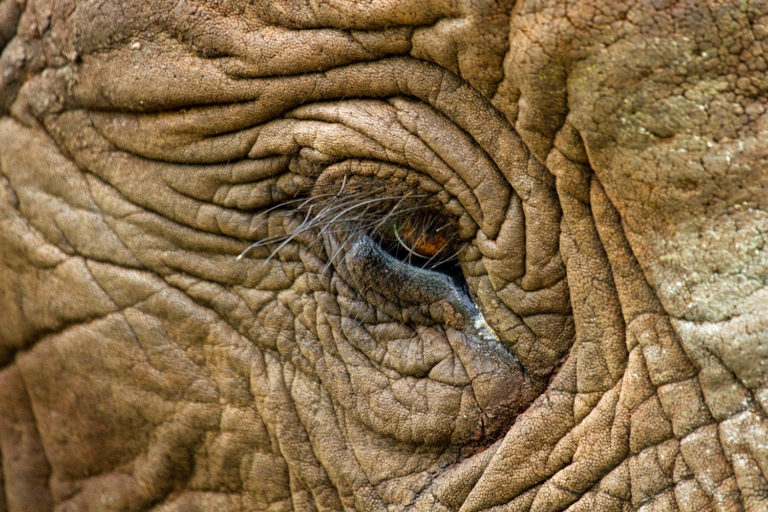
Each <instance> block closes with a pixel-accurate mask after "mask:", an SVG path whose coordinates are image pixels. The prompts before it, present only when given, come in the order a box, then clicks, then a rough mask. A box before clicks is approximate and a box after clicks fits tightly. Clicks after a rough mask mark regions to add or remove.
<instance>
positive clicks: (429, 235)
mask: <svg viewBox="0 0 768 512" xmlns="http://www.w3.org/2000/svg"><path fill="white" fill-rule="evenodd" d="M448 227H449V224H443V225H442V226H439V227H432V226H424V225H421V226H419V225H417V224H415V223H414V222H412V221H410V220H409V219H406V220H405V221H403V222H401V223H399V224H394V225H393V226H392V230H393V233H394V235H395V238H396V239H397V241H398V242H399V243H400V245H402V246H403V248H405V250H407V251H408V252H409V253H411V254H415V255H416V256H421V257H422V258H434V257H435V256H437V255H438V254H441V253H443V252H444V251H445V249H446V248H447V247H448V245H449V244H450V240H449V237H448V236H447V231H448V230H447V228H448Z"/></svg>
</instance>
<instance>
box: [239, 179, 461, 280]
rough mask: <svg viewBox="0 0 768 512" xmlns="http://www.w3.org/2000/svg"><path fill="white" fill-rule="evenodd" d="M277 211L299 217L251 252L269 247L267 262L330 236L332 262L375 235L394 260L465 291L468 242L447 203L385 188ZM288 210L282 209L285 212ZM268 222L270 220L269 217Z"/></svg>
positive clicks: (287, 204) (323, 198)
mask: <svg viewBox="0 0 768 512" xmlns="http://www.w3.org/2000/svg"><path fill="white" fill-rule="evenodd" d="M277 209H278V212H274V211H268V212H265V213H267V214H274V213H277V214H278V215H279V216H283V217H284V218H286V219H289V218H290V219H294V220H295V221H297V222H294V223H293V228H292V229H291V230H289V232H287V233H285V234H284V235H278V236H273V237H267V238H265V239H262V240H260V241H258V242H256V243H254V244H252V245H250V246H249V247H248V248H246V249H245V250H244V251H243V252H242V253H241V254H240V256H239V257H238V259H241V258H242V257H244V256H245V255H246V254H247V253H249V252H250V251H251V250H253V249H256V248H259V247H263V248H269V249H270V253H269V256H268V257H267V261H268V260H269V259H271V258H273V257H274V256H275V255H277V254H278V253H279V252H280V250H281V249H282V248H283V247H285V246H286V245H287V244H289V243H290V242H291V241H293V240H297V241H298V240H299V239H304V240H306V238H305V235H307V234H311V233H315V235H310V236H311V238H314V240H315V242H318V243H319V242H321V241H322V240H323V239H325V238H327V237H331V238H333V239H335V240H336V243H334V244H333V245H335V246H336V247H337V248H336V249H333V250H331V254H329V256H330V258H331V260H333V259H335V258H337V257H339V256H341V255H342V254H343V253H344V249H345V248H349V247H350V246H351V245H352V244H353V243H354V242H355V241H356V240H357V239H359V238H360V237H361V236H367V237H369V238H370V239H371V240H372V241H373V242H374V243H376V244H377V245H378V246H379V247H380V248H381V249H382V250H383V251H384V252H386V253H388V254H389V255H390V256H392V257H393V258H394V260H397V261H400V262H402V263H405V264H407V265H409V266H410V267H413V272H414V273H416V272H418V271H420V270H432V271H436V272H440V273H443V274H446V275H448V276H449V277H451V278H452V280H453V281H454V282H455V283H456V284H457V285H459V286H460V287H464V286H465V284H464V276H463V272H462V270H461V268H460V266H459V261H458V257H459V254H460V253H461V252H462V250H463V249H464V247H465V243H464V242H463V241H462V240H461V239H460V237H459V236H458V232H459V229H458V224H457V222H456V220H455V219H453V217H452V216H451V215H450V214H448V213H447V212H445V211H443V210H442V208H441V205H440V204H438V203H437V202H434V201H430V200H429V198H428V197H426V196H423V195H418V194H410V195H392V194H387V193H386V190H384V189H376V190H371V189H369V190H367V191H365V192H359V191H358V192H353V191H352V192H347V193H344V194H339V193H335V194H320V195H317V196H313V197H310V198H303V199H296V200H291V201H287V202H285V203H283V204H281V205H279V207H277ZM280 210H282V211H280ZM265 218H266V217H265Z"/></svg>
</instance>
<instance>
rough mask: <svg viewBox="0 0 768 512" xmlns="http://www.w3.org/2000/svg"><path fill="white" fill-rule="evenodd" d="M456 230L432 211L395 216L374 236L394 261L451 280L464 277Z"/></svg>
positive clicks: (461, 246) (459, 243) (450, 223)
mask: <svg viewBox="0 0 768 512" xmlns="http://www.w3.org/2000/svg"><path fill="white" fill-rule="evenodd" d="M456 232H457V227H456V226H455V225H454V223H453V222H451V221H450V220H449V219H446V218H445V217H443V216H442V215H441V214H439V213H437V212H431V211H420V212H414V213H413V214H411V215H401V216H395V217H394V218H393V219H392V220H391V222H388V223H387V224H386V225H385V226H384V228H383V229H381V230H379V231H378V232H377V233H375V236H374V239H375V240H376V241H377V242H378V244H379V246H381V248H382V249H384V250H385V251H386V252H388V253H389V254H390V255H392V256H394V257H395V258H396V259H398V260H400V261H403V262H405V263H407V264H409V265H412V266H416V267H419V268H424V269H430V270H435V271H438V272H442V273H444V274H448V275H450V276H451V277H454V278H459V277H462V281H463V276H462V272H461V269H460V268H459V263H458V256H459V254H460V253H461V251H462V249H463V245H462V244H461V241H460V240H459V239H458V237H457V236H456Z"/></svg>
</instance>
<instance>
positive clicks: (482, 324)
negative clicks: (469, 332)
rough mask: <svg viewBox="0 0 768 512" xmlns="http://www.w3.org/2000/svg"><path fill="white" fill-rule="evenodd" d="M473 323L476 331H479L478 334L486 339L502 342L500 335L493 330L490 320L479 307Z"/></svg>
mask: <svg viewBox="0 0 768 512" xmlns="http://www.w3.org/2000/svg"><path fill="white" fill-rule="evenodd" d="M473 325H474V327H475V331H476V332H477V335H478V336H479V337H480V338H482V339H484V340H485V341H495V342H497V343H500V341H499V336H498V335H497V334H496V332H495V331H494V330H493V328H492V327H491V326H490V325H488V322H487V321H486V319H485V317H484V316H483V314H482V313H481V312H480V310H479V309H478V310H477V312H476V313H475V316H474V318H473Z"/></svg>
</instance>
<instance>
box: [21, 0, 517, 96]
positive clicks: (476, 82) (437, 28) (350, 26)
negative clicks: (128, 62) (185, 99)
mask: <svg viewBox="0 0 768 512" xmlns="http://www.w3.org/2000/svg"><path fill="white" fill-rule="evenodd" d="M510 7H511V2H468V1H443V0H434V1H429V2H413V1H401V0H395V1H391V2H390V1H386V2H372V3H367V2H364V3H360V2H351V1H350V2H293V1H286V2H267V3H263V4H262V3H260V4H258V6H256V5H254V4H252V3H250V2H170V1H169V2H148V1H140V0H134V1H130V2H106V3H99V4H96V3H79V4H77V6H75V7H74V8H73V10H71V11H68V13H67V15H66V16H65V17H60V16H61V15H62V14H63V12H62V10H56V9H52V8H50V7H47V8H45V7H43V8H41V9H40V10H39V11H38V12H37V13H36V14H37V17H36V18H35V17H33V16H30V18H29V19H27V20H22V24H21V26H22V27H28V30H29V32H32V33H34V32H35V31H36V30H39V27H40V26H44V27H52V32H54V33H55V34H56V37H55V38H54V40H51V41H50V42H49V43H48V44H49V48H48V51H50V52H53V54H56V55H60V56H61V57H60V58H61V60H62V61H67V60H70V61H71V60H76V59H77V58H79V57H82V56H85V55H91V54H94V53H99V52H102V51H104V50H109V49H113V48H115V47H116V46H120V45H122V44H125V43H133V44H137V43H138V44H144V45H145V46H146V45H147V44H149V42H150V41H155V42H157V41H158V40H159V39H161V37H160V36H162V38H165V41H164V46H166V47H169V46H177V47H182V48H184V49H186V50H189V51H190V52H192V53H195V54H197V55H200V56H204V57H206V58H210V59H214V60H217V61H219V62H220V63H221V64H223V65H224V66H225V67H226V69H227V70H229V72H231V73H233V74H247V75H249V76H276V75H284V74H290V73H303V72H307V71H318V70H321V69H327V68H329V67H333V66H337V65H341V64H344V63H349V62H354V61H361V60H363V61H364V60H371V59H376V58H378V57H381V56H382V55H385V54H392V53H410V54H411V55H413V56H414V57H417V58H420V59H424V60H428V61H432V62H435V63H437V64H439V65H440V66H442V67H444V68H446V69H449V70H451V71H453V72H455V73H457V74H459V75H460V76H462V77H464V78H465V79H466V80H467V81H468V82H469V83H471V84H472V85H473V86H474V87H475V88H477V89H478V90H480V91H481V92H483V93H484V94H486V95H488V96H490V95H492V94H493V92H494V91H495V88H496V85H497V84H498V82H499V81H500V80H501V78H502V70H501V60H502V58H503V55H504V53H505V52H506V49H507V30H508V19H509V14H508V11H509V8H510ZM25 22H26V23H25ZM73 27H78V28H77V30H72V29H73ZM155 51H156V53H158V54H160V53H161V51H160V50H159V49H156V50H155ZM176 64H178V65H179V67H183V63H181V62H177V63H176ZM163 65H164V66H165V67H166V70H168V68H167V66H169V65H171V66H172V65H174V63H173V62H172V61H170V60H168V61H166V62H164V64H163Z"/></svg>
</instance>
